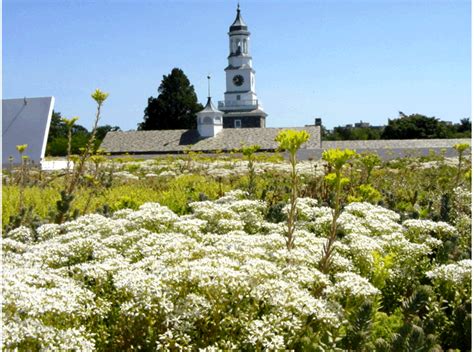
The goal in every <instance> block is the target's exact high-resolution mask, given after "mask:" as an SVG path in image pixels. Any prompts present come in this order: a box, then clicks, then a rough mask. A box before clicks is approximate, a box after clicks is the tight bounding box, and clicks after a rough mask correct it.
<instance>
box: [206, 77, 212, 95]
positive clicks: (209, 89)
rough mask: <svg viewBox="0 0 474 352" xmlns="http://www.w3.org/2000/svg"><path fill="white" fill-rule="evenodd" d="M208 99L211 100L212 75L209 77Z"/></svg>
mask: <svg viewBox="0 0 474 352" xmlns="http://www.w3.org/2000/svg"><path fill="white" fill-rule="evenodd" d="M207 97H208V98H209V99H210V98H211V75H208V76H207Z"/></svg>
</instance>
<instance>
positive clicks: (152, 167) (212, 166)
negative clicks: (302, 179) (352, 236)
mask: <svg viewBox="0 0 474 352" xmlns="http://www.w3.org/2000/svg"><path fill="white" fill-rule="evenodd" d="M114 165H115V167H116V168H117V169H118V170H117V171H115V172H114V176H115V177H117V178H120V179H124V180H137V179H139V178H140V177H145V178H152V177H156V176H157V175H158V176H159V177H176V176H178V175H181V174H186V173H193V174H202V175H208V176H211V177H214V178H227V177H239V176H242V175H247V174H248V172H249V171H248V162H247V161H246V160H245V159H235V160H219V159H216V160H212V161H209V162H204V161H195V160H191V159H190V160H182V159H176V160H167V159H156V160H153V159H148V160H144V161H134V162H127V163H117V162H115V163H114ZM254 169H255V172H256V173H257V174H263V173H265V172H277V173H284V174H288V173H290V171H291V166H290V165H289V164H288V163H283V162H282V163H275V162H259V161H256V162H254ZM127 170H135V171H133V172H131V171H127ZM297 172H298V174H299V175H301V176H318V177H323V176H324V163H323V162H315V161H301V162H299V163H298V165H297Z"/></svg>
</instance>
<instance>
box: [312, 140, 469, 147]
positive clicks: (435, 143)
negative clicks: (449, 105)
mask: <svg viewBox="0 0 474 352" xmlns="http://www.w3.org/2000/svg"><path fill="white" fill-rule="evenodd" d="M458 143H468V144H471V140H470V139H468V138H458V139H389V140H384V139H380V140H369V141H323V142H322V143H321V144H322V148H323V149H330V148H339V149H346V148H347V149H419V148H452V147H453V146H454V145H455V144H458Z"/></svg>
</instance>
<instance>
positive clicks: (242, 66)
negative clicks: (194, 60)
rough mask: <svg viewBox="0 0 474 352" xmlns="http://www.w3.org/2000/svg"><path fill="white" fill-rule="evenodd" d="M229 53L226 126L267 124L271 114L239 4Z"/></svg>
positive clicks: (224, 104) (224, 105)
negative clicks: (260, 97)
mask: <svg viewBox="0 0 474 352" xmlns="http://www.w3.org/2000/svg"><path fill="white" fill-rule="evenodd" d="M228 35H229V56H228V57H227V60H228V65H227V67H226V68H225V73H226V91H225V93H224V100H223V101H220V102H219V103H218V108H219V110H221V111H222V112H224V120H223V121H224V123H223V127H224V128H259V127H260V128H263V127H265V119H266V117H267V114H266V113H265V112H264V111H263V106H262V104H261V102H260V101H259V100H258V98H257V93H256V91H255V70H254V69H253V67H252V56H251V55H250V32H249V31H248V27H247V25H246V24H245V22H244V21H243V19H242V16H241V14H240V7H239V6H237V16H236V18H235V20H234V22H233V23H232V25H231V26H230V28H229V33H228Z"/></svg>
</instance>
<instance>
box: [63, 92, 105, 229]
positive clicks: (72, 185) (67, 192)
mask: <svg viewBox="0 0 474 352" xmlns="http://www.w3.org/2000/svg"><path fill="white" fill-rule="evenodd" d="M91 97H92V99H94V100H95V102H96V103H97V112H96V116H95V120H94V126H93V128H92V133H91V135H90V137H89V140H88V142H87V144H86V146H85V148H84V149H83V150H82V154H81V155H80V156H79V158H78V160H77V163H76V164H77V165H75V167H74V170H73V173H72V175H71V177H70V178H69V179H68V184H67V185H66V187H65V189H64V190H63V191H62V192H61V199H60V200H59V201H58V203H57V207H56V209H57V214H56V216H55V220H56V222H57V223H58V224H61V223H62V222H63V221H64V220H65V219H67V217H68V216H67V214H68V212H69V211H70V208H71V203H72V201H73V200H74V193H75V191H76V187H77V186H78V184H79V182H80V181H81V179H82V178H83V176H84V172H85V165H86V161H87V159H88V158H89V157H90V155H91V153H92V152H93V148H94V141H95V135H96V131H97V125H98V123H99V119H100V110H101V107H102V104H103V103H104V101H105V100H106V99H107V97H108V94H107V93H104V92H102V91H101V90H99V89H96V90H95V91H94V92H93V93H92V94H91ZM72 120H74V119H71V121H72Z"/></svg>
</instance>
